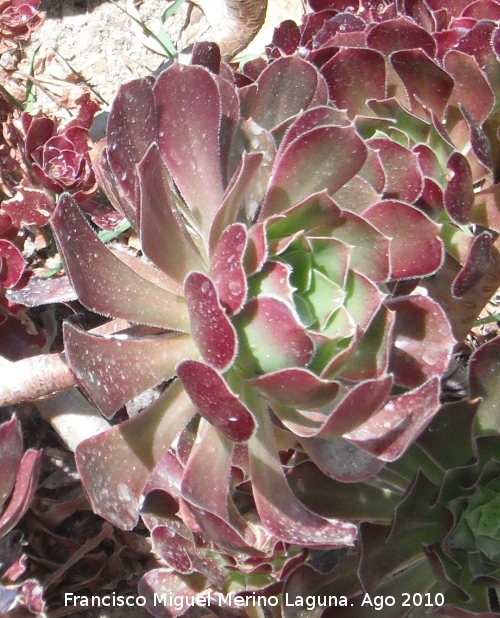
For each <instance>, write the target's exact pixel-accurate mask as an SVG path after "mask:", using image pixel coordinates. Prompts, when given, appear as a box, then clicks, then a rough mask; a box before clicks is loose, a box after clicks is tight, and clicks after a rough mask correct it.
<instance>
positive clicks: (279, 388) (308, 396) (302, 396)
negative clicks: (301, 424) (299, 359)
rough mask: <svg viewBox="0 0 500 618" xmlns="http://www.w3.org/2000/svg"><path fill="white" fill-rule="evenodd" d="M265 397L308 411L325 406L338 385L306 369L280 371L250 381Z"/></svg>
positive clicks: (297, 368)
mask: <svg viewBox="0 0 500 618" xmlns="http://www.w3.org/2000/svg"><path fill="white" fill-rule="evenodd" d="M250 383H251V384H253V385H254V386H255V387H256V388H257V389H258V390H259V391H261V392H263V393H264V394H265V395H266V396H267V397H270V398H271V399H274V400H276V401H279V402H280V403H283V404H285V405H287V406H292V407H297V408H303V409H310V408H316V407H319V406H323V405H326V404H327V403H329V402H330V401H331V400H332V399H334V397H335V396H336V394H337V392H338V390H339V385H338V383H337V382H333V381H331V380H323V379H321V378H318V377H317V376H315V375H314V374H313V373H312V372H311V371H309V370H308V369H303V368H301V367H293V368H291V369H281V370H279V371H274V372H273V373H268V374H266V375H263V376H260V377H258V378H254V379H253V380H251V381H250Z"/></svg>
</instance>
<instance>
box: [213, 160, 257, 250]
mask: <svg viewBox="0 0 500 618" xmlns="http://www.w3.org/2000/svg"><path fill="white" fill-rule="evenodd" d="M262 159H263V154H262V153H261V152H244V153H243V154H242V156H241V160H240V163H239V165H238V168H237V170H236V171H235V173H234V175H233V178H232V179H231V182H230V183H229V185H228V187H227V189H226V192H225V193H224V198H223V200H222V204H221V206H220V208H219V210H218V211H217V212H216V214H215V217H214V221H213V223H212V228H211V230H210V240H209V247H210V253H212V252H213V251H214V249H215V247H216V246H217V243H218V242H219V240H220V238H221V236H222V234H223V233H224V230H225V229H226V228H227V227H229V226H230V225H231V224H232V223H233V222H234V221H237V220H238V214H239V211H240V209H241V205H242V203H243V202H244V199H245V194H246V191H247V190H248V189H249V187H250V186H251V185H252V183H253V182H254V180H255V179H256V177H257V174H258V171H259V169H260V166H261V163H262Z"/></svg>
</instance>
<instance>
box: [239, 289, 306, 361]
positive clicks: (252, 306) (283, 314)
mask: <svg viewBox="0 0 500 618" xmlns="http://www.w3.org/2000/svg"><path fill="white" fill-rule="evenodd" d="M235 321H236V322H237V327H238V332H239V336H240V341H239V343H240V352H241V354H240V355H239V356H238V359H237V362H239V363H242V364H249V365H251V367H248V369H250V370H251V371H255V372H256V373H262V372H267V371H275V370H277V369H283V368H285V367H304V366H305V365H307V364H308V363H309V361H310V360H311V358H312V355H313V353H314V345H313V342H312V341H311V338H310V337H309V336H308V334H307V333H306V329H305V327H304V326H303V325H302V324H301V323H300V321H299V320H298V318H297V317H296V316H295V314H294V312H293V311H292V309H291V308H290V307H289V306H288V305H287V304H286V303H285V302H283V301H281V300H279V299H277V298H273V297H271V296H261V297H258V298H253V299H251V300H250V301H249V302H248V303H247V304H246V306H245V308H244V309H243V311H242V312H240V313H239V314H238V315H237V316H236V318H235Z"/></svg>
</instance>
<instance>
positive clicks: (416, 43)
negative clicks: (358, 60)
mask: <svg viewBox="0 0 500 618" xmlns="http://www.w3.org/2000/svg"><path fill="white" fill-rule="evenodd" d="M405 8H406V7H405ZM367 44H368V47H370V48H371V49H376V50H378V51H380V52H382V53H383V54H384V56H388V55H389V54H391V53H392V52H394V51H398V50H404V49H422V50H423V51H424V52H426V54H427V55H428V56H429V57H430V58H433V57H434V55H435V53H436V41H435V40H434V38H433V37H432V35H431V34H430V33H429V32H427V31H426V30H425V29H424V28H421V27H420V26H418V25H417V24H415V23H413V22H412V21H410V20H409V19H407V18H406V17H398V18H397V19H391V20H389V21H384V22H381V23H379V24H376V25H374V26H373V28H371V29H370V32H369V33H368V36H367ZM373 98H379V97H373Z"/></svg>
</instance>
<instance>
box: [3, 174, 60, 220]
mask: <svg viewBox="0 0 500 618" xmlns="http://www.w3.org/2000/svg"><path fill="white" fill-rule="evenodd" d="M54 208H55V204H54V200H53V198H52V197H51V196H50V195H48V194H47V192H46V191H44V190H42V189H34V188H33V187H29V186H27V185H25V184H20V185H19V186H18V191H17V193H16V195H15V196H14V197H12V198H10V199H9V200H4V201H3V202H2V213H8V214H9V215H10V217H11V219H12V223H13V224H14V225H15V226H17V227H19V226H20V225H22V224H23V223H27V224H30V225H45V224H46V223H47V221H48V220H49V218H50V215H51V214H52V212H53V210H54Z"/></svg>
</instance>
